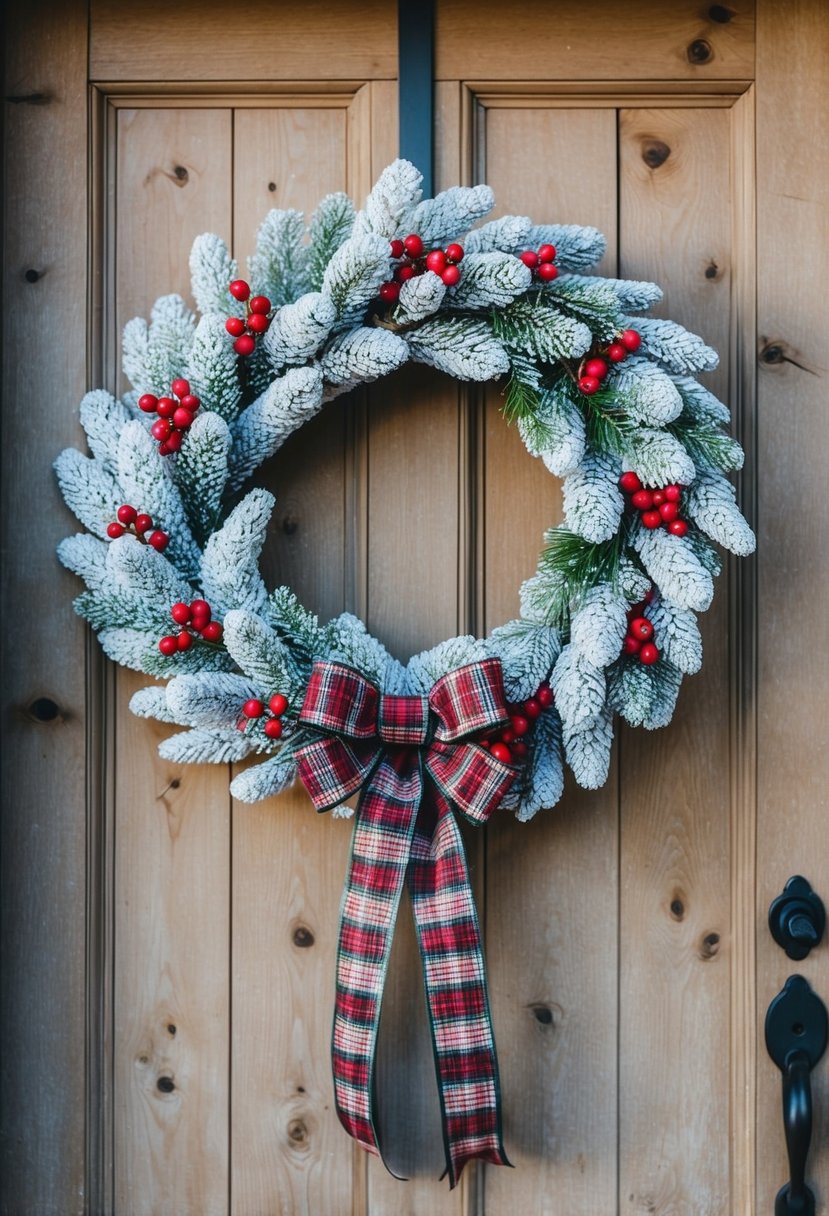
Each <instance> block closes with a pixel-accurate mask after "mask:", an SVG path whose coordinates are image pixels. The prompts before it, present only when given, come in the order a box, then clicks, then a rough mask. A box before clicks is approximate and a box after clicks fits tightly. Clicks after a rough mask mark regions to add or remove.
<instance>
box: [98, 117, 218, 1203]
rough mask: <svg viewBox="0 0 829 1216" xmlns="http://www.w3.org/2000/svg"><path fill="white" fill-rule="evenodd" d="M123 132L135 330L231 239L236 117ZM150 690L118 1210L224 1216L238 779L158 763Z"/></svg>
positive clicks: (118, 1039)
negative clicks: (211, 247)
mask: <svg viewBox="0 0 829 1216" xmlns="http://www.w3.org/2000/svg"><path fill="white" fill-rule="evenodd" d="M117 134H118V157H117V177H116V179H115V181H114V183H113V185H114V201H115V204H116V212H115V217H114V218H115V228H114V232H113V240H114V244H113V246H112V247H113V248H114V249H115V250H116V251H117V268H116V277H115V299H114V301H110V302H109V307H108V311H111V312H112V314H113V315H114V316H116V317H117V319H118V325H119V328H120V326H121V325H123V323H124V322H125V321H126V320H127V319H128V318H129V317H131V316H133V315H134V314H135V313H139V314H142V315H146V314H147V313H148V312H149V308H150V306H151V304H152V302H153V300H154V299H155V298H156V296H158V295H160V294H163V293H168V292H170V291H174V290H178V291H180V292H181V293H182V294H183V295H188V294H189V290H188V269H187V255H188V252H189V248H190V244H191V242H192V239H193V237H194V236H195V235H196V234H198V233H199V232H203V231H205V230H208V231H210V230H212V231H215V232H219V233H221V234H222V235H224V236H229V233H230V223H231V193H230V191H231V151H232V149H231V114H230V111H228V110H212V111H211V110H188V111H180V112H177V111H175V110H164V109H159V110H140V111H138V110H136V111H129V110H121V111H119V112H118V132H117ZM176 166H182V167H183V168H184V169H185V170H186V174H185V175H182V174H181V173H178V174H177V173H176V172H175V168H176ZM159 388H161V386H159ZM136 505H137V506H139V509H140V504H136ZM146 682H147V681H146V679H145V678H144V679H142V678H140V677H138V676H136V675H134V674H130V673H127V672H122V671H119V672H118V678H117V697H116V704H115V713H116V723H117V728H116V756H115V759H116V765H117V767H116V772H115V798H116V856H115V904H116V911H115V917H116V964H115V1028H114V1036H113V1041H114V1055H115V1169H116V1203H117V1207H118V1209H119V1210H123V1211H130V1212H131V1213H136V1216H138V1214H139V1213H145V1212H146V1213H150V1212H157V1211H162V1210H163V1211H170V1212H203V1213H205V1214H206V1216H208V1214H212V1213H216V1216H224V1213H225V1212H226V1211H227V1193H228V1109H229V1078H228V1068H229V1051H228V1047H229V1034H230V1022H229V1018H230V1001H229V950H230V939H229V930H230V923H229V919H230V917H229V914H230V873H229V864H230V863H229V854H230V814H229V797H228V793H227V780H228V769H227V767H225V766H219V767H218V768H213V767H211V766H207V765H203V766H198V767H196V766H189V765H188V766H181V767H179V766H175V765H171V764H168V763H167V762H166V761H162V760H160V759H159V758H158V757H157V755H156V744H157V742H158V739H159V737H161V736H162V735H163V734H164V733H166V731H165V729H164V728H162V727H159V726H158V725H157V724H154V723H151V722H144V721H139V720H137V719H135V718H134V717H133V716H132V715H131V714H130V713H129V711H128V709H127V699H128V697H129V695H130V693H131V692H132V691H133V690H134V689H135V688H136V687H140V686H141V684H143V683H146ZM171 1086H172V1088H171Z"/></svg>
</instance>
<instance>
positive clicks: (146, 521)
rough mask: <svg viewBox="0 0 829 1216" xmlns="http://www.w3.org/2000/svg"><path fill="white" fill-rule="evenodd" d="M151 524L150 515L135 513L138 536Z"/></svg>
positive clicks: (151, 518)
mask: <svg viewBox="0 0 829 1216" xmlns="http://www.w3.org/2000/svg"><path fill="white" fill-rule="evenodd" d="M152 526H153V517H152V515H136V517H135V530H136V532H137V533H138V535H139V536H143V535H144V533H145V532H146V531H147V530H148V528H151V527H152Z"/></svg>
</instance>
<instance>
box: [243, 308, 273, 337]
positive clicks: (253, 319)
mask: <svg viewBox="0 0 829 1216" xmlns="http://www.w3.org/2000/svg"><path fill="white" fill-rule="evenodd" d="M269 326H270V321H269V319H268V318H267V316H265V314H264V313H261V312H252V313H251V314H250V316H249V317H248V329H249V331H250V332H251V333H252V334H263V333H264V332H265V330H266V329H267V328H268V327H269Z"/></svg>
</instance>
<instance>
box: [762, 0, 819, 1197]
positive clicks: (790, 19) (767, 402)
mask: <svg viewBox="0 0 829 1216" xmlns="http://www.w3.org/2000/svg"><path fill="white" fill-rule="evenodd" d="M757 39H758V54H759V70H758V76H757V174H758V210H757V250H758V268H757V274H758V278H757V286H758V318H757V329H758V336H757V354H758V367H759V376H758V413H759V420H760V421H759V428H758V441H759V450H758V455H757V476H758V480H759V484H760V487H761V490H762V495H761V498H760V513H759V563H758V565H759V579H758V619H759V622H760V628H759V655H758V688H759V698H758V749H757V754H758V761H759V763H758V791H759V801H758V829H757V843H758V848H757V871H758V882H757V922H758V928H759V938H758V952H757V959H758V991H757V1014H758V1024H759V1030H758V1035H759V1042H760V1049H759V1052H758V1060H757V1113H758V1129H757V1210H758V1211H770V1210H771V1208H772V1205H773V1200H774V1195H775V1194H776V1192H777V1190H778V1189H779V1187H780V1186H781V1185H782V1184H783V1183H784V1182H785V1181H786V1180H787V1177H788V1175H787V1169H788V1166H787V1162H786V1152H785V1144H784V1140H783V1128H782V1119H781V1115H780V1084H781V1082H780V1073H779V1072H778V1070H777V1068H776V1067H775V1066H774V1064H773V1063H772V1062H771V1060H770V1059H769V1058H768V1056H767V1055H766V1051H765V1047H764V1045H763V1038H762V1020H763V1018H764V1017H765V1011H766V1007H767V1006H768V1003H769V1001H770V1000H771V999H772V997H773V996H775V994H776V993H777V992H779V990H780V989H781V987H782V986H783V984H784V983H785V981H786V978H787V977H788V976H789V975H791V974H792V973H794V972H797V973H800V974H801V975H805V976H806V978H807V979H808V981H809V983H810V984H811V985H812V987H813V988H814V989H815V990H816V991H817V992H818V993H820V995H821V996H822V997H823V999H824V1001H826V1002H827V1003H829V963H827V950H826V943H825V941H824V943H823V945H822V946H821V947H820V948H819V949H818V950H816V951H814V952H813V953H812V954H811V955H810V956H809V958H808V959H804V960H803V962H800V963H793V962H791V961H790V960H789V959H787V958H786V956H785V955H784V953H783V952H782V951H781V950H780V948H779V947H778V946H776V945H775V944H774V942H773V941H772V939H771V937H770V935H769V934H768V931H767V929H766V912H767V909H768V905H769V902H770V901H771V900H772V899H773V898H774V897H775V896H776V895H778V894H779V893H780V891H782V889H783V886H784V884H785V882H786V880H787V879H788V878H789V877H790V875H792V874H803V875H805V876H806V877H807V878H808V879H809V881H810V882H811V884H812V886H813V887H814V888H815V890H817V892H818V893H819V894H820V895H821V897H822V898H823V899H824V900H826V901H827V902H829V847H827V830H826V823H827V813H829V760H828V759H827V757H829V751H827V746H826V687H827V683H828V682H829V645H827V643H828V642H829V637H828V636H827V625H826V602H827V596H829V547H827V544H826V526H827V522H829V497H827V492H826V478H827V459H828V457H827V438H826V435H827V431H826V388H825V385H826V377H827V374H828V373H827V367H828V366H829V360H827V354H826V318H827V309H826V288H825V284H826V277H827V274H829V220H828V219H827V210H826V199H827V197H829V145H827V140H826V132H825V127H824V125H823V123H822V119H821V117H820V115H821V107H823V109H824V110H825V100H826V96H827V91H828V90H829V14H827V10H826V7H825V5H823V4H821V3H819V2H818V0H801V2H800V3H791V4H787V5H784V6H780V5H776V4H774V3H771V0H762V2H761V3H760V5H759V6H758V26H757ZM812 1095H813V1100H814V1107H815V1127H814V1132H813V1136H812V1151H811V1154H810V1157H809V1168H808V1179H809V1181H810V1183H811V1185H812V1186H813V1189H814V1190H815V1193H816V1196H817V1200H818V1210H819V1211H820V1210H821V1209H823V1210H825V1208H826V1205H827V1204H829V1152H827V1137H829V1061H827V1059H826V1058H825V1057H824V1059H823V1061H822V1062H821V1064H820V1065H819V1066H818V1068H817V1069H816V1070H815V1072H814V1073H813V1077H812Z"/></svg>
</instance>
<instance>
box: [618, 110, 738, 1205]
mask: <svg viewBox="0 0 829 1216" xmlns="http://www.w3.org/2000/svg"><path fill="white" fill-rule="evenodd" d="M729 122H730V112H729V111H725V110H651V111H648V110H636V111H632V110H627V111H623V112H622V113H621V115H620V248H621V266H620V270H621V273H622V275H623V276H624V277H626V278H634V279H636V278H639V279H653V280H657V281H658V282H659V283H660V284H661V286H662V287H663V288H664V291H665V298H664V299H663V301H662V304H661V305H660V306H659V309H658V311H659V312H660V313H661V314H663V315H667V316H670V317H671V318H673V319H675V320H678V321H680V322H681V323H682V324H684V325H686V326H687V327H688V328H689V329H691V330H692V331H694V332H697V333H701V334H702V335H703V336H704V337H705V339H706V341H708V342H710V343H711V344H712V345H714V346H715V347H717V348H718V349H719V350H720V351H721V352H722V362H721V366H720V369H719V370H718V371H717V372H716V373H715V374H714V375H713V376H706V377H705V383H706V384H708V385H710V387H711V388H712V389H713V391H715V392H717V393H718V395H719V396H721V397H725V396H726V395H727V388H728V357H727V352H728V349H729V344H730V342H729V339H730V329H731V317H730V300H731V289H732V268H731V265H730V250H731V247H732V237H733V233H732V226H731V218H732V208H731V199H730V177H731V170H730V151H731V143H730V131H729ZM653 148H658V150H659V156H658V157H654V156H653V155H652V154H651V149H653ZM666 149H669V152H668V154H667V156H665V150H666ZM663 156H664V157H665V158H664V159H661V158H662V157H663ZM657 160H660V162H661V163H659V164H655V162H656V161H657ZM652 164H655V167H652ZM717 592H718V594H717V600H716V604H715V606H714V607H713V608H712V610H711V611H710V612H709V613H707V614H706V615H705V617H704V618H702V620H701V626H702V629H703V635H704V645H705V667H704V670H703V672H702V674H701V675H699V676H697V677H695V678H694V679H688V680H686V681H685V682H684V684H683V688H682V692H681V693H680V701H679V705H678V709H677V713H676V716H675V718H674V721H673V723H672V724H671V726H670V727H669V728H668V729H666V730H664V731H659V732H657V733H654V734H646V733H645V732H643V731H632V730H626V731H625V732H624V736H623V739H622V745H621V776H622V827H621V941H622V947H621V962H620V976H621V997H620V1061H621V1074H620V1075H621V1081H620V1114H619V1119H620V1124H619V1126H620V1162H621V1172H620V1182H619V1196H620V1200H619V1202H620V1208H621V1210H622V1211H625V1210H627V1211H631V1212H635V1211H638V1210H640V1209H641V1210H647V1205H648V1204H653V1205H655V1206H654V1207H653V1210H654V1211H657V1212H669V1211H677V1212H684V1211H687V1212H692V1211H693V1212H695V1213H697V1212H698V1213H706V1214H708V1213H710V1214H712V1216H713V1214H714V1213H720V1212H724V1211H725V1210H727V1206H728V1195H729V1140H728V1129H729V1097H730V1091H729V1085H728V1067H727V1065H728V1025H729V1011H730V976H729V968H728V957H729V952H730V948H731V945H730V897H729V882H730V861H729V848H730V842H729V831H730V825H729V806H730V790H729V784H728V780H727V774H728V767H729V756H728V724H729V717H728V715H729V688H728V648H727V647H728V632H727V630H728V587H727V583H726V580H725V578H723V579H721V580H720V584H719V586H718V588H717ZM703 756H704V757H705V762H704V763H700V758H701V757H703ZM645 1010H646V1011H647V1013H646V1014H645ZM714 1044H716V1045H717V1046H716V1047H715V1046H714Z"/></svg>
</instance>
